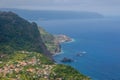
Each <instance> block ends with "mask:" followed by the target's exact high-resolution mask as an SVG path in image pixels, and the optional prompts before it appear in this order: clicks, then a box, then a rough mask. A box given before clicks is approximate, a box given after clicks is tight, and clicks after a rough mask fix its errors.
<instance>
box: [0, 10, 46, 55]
mask: <svg viewBox="0 0 120 80" xmlns="http://www.w3.org/2000/svg"><path fill="white" fill-rule="evenodd" d="M19 50H25V51H35V52H42V53H45V52H46V53H47V49H46V48H45V45H44V44H43V42H42V39H41V37H40V34H39V30H38V27H37V24H36V23H34V22H33V23H30V22H28V21H26V20H24V19H23V18H21V17H19V16H18V15H16V14H14V13H12V12H0V53H3V54H5V53H12V52H14V51H19ZM45 50H46V51H45Z"/></svg>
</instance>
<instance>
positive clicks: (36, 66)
mask: <svg viewBox="0 0 120 80" xmlns="http://www.w3.org/2000/svg"><path fill="white" fill-rule="evenodd" d="M0 62H1V63H0V73H1V74H0V79H1V80H13V79H18V80H21V79H22V80H48V79H49V80H57V79H62V80H89V78H88V77H86V76H84V75H82V74H81V73H79V72H78V71H76V70H75V69H73V68H72V67H70V66H66V65H60V64H54V63H53V62H51V61H50V60H49V59H48V58H47V57H45V56H43V55H42V54H40V53H36V52H26V51H18V52H15V53H13V54H12V55H9V56H7V57H5V58H4V59H1V60H0Z"/></svg>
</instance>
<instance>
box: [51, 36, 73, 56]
mask: <svg viewBox="0 0 120 80" xmlns="http://www.w3.org/2000/svg"><path fill="white" fill-rule="evenodd" d="M72 42H75V39H74V38H71V41H68V42H61V43H60V45H61V44H64V43H65V44H66V43H72ZM63 53H64V51H63V49H61V51H60V52H59V53H55V54H53V55H52V56H53V57H54V56H57V55H60V54H63Z"/></svg>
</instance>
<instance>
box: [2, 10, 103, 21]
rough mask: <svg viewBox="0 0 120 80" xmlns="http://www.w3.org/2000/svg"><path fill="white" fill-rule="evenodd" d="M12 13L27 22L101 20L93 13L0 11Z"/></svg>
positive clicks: (97, 14) (99, 16)
mask: <svg viewBox="0 0 120 80" xmlns="http://www.w3.org/2000/svg"><path fill="white" fill-rule="evenodd" d="M0 10H4V11H13V12H15V13H17V14H19V15H20V16H21V17H24V18H26V19H28V20H54V19H89V18H90V19H91V18H102V17H103V15H101V14H99V13H95V12H78V11H55V10H22V9H0Z"/></svg>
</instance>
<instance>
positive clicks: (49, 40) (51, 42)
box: [39, 27, 61, 55]
mask: <svg viewBox="0 0 120 80" xmlns="http://www.w3.org/2000/svg"><path fill="white" fill-rule="evenodd" d="M39 31H40V34H41V38H42V40H43V42H44V43H45V45H46V47H47V48H48V50H49V51H50V52H51V53H52V55H54V54H56V53H59V52H61V45H60V43H59V42H58V41H57V40H56V37H55V36H54V35H52V34H50V33H48V32H47V31H46V30H44V29H43V28H41V27H39Z"/></svg>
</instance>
